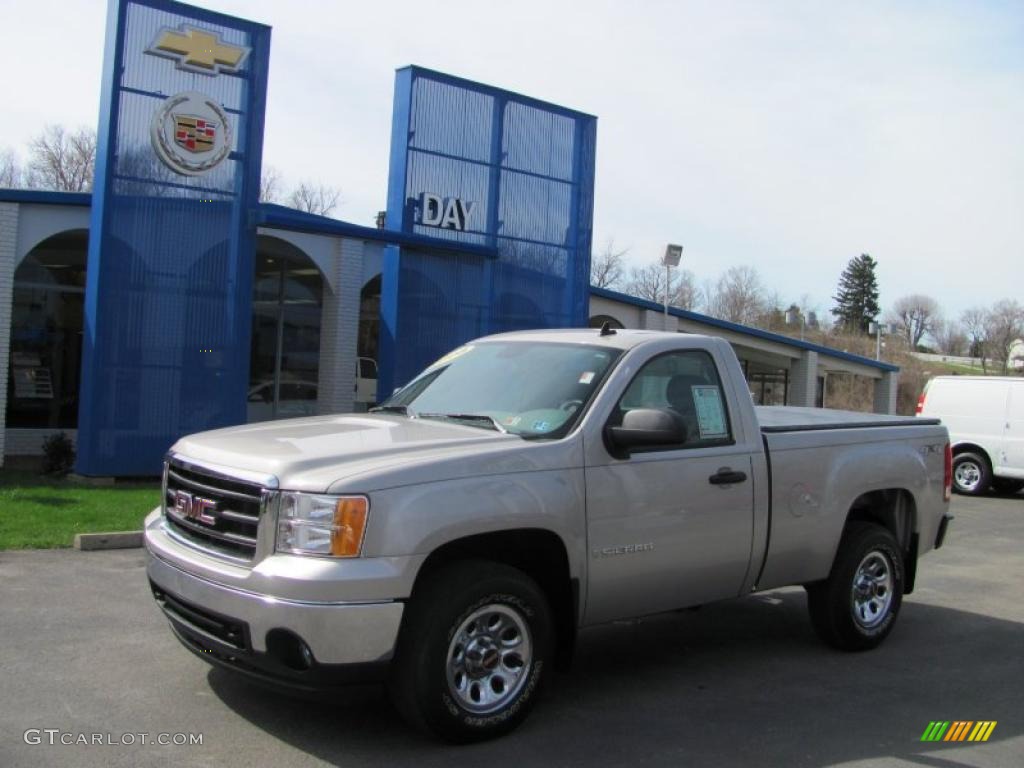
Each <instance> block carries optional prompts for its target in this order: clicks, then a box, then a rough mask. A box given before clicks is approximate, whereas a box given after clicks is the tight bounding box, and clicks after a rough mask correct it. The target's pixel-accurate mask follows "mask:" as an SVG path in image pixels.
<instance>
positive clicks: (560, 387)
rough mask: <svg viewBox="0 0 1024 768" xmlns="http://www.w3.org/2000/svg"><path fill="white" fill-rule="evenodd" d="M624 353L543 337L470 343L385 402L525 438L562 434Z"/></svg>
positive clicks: (421, 415)
mask: <svg viewBox="0 0 1024 768" xmlns="http://www.w3.org/2000/svg"><path fill="white" fill-rule="evenodd" d="M619 354H620V352H619V350H615V349H608V348H606V347H596V346H593V347H592V346H584V345H580V344H557V343H543V342H535V341H530V342H526V341H504V342H502V341H488V342H484V343H479V344H467V345H465V346H463V347H459V348H458V349H456V350H455V351H453V352H450V353H449V354H447V355H445V356H444V357H442V358H441V359H440V360H438V361H437V362H436V363H434V364H433V365H431V366H430V367H429V368H427V369H426V370H425V371H423V373H421V374H420V375H419V376H417V377H416V378H415V379H413V380H412V381H411V382H410V383H409V384H407V385H406V386H405V387H403V388H402V389H401V390H399V391H398V392H396V393H395V394H394V395H393V396H392V397H391V399H389V400H388V401H387V402H386V403H384V404H383V405H382V406H381V408H382V409H383V410H391V411H398V412H405V413H407V414H408V415H409V416H414V417H418V418H433V419H442V420H450V421H456V422H459V423H462V424H466V425H468V426H474V427H481V428H484V429H499V430H501V431H505V432H510V433H512V434H516V435H522V436H523V437H535V438H540V437H544V438H557V437H562V436H563V435H565V434H567V433H568V432H569V430H570V429H572V426H573V424H574V423H575V422H576V419H577V417H578V416H579V413H580V412H581V411H582V410H583V407H584V406H585V405H586V403H587V402H588V401H589V400H590V397H591V396H592V395H593V394H594V392H595V391H596V390H597V387H598V385H599V383H600V381H601V379H602V378H603V377H604V375H605V373H606V372H607V371H608V370H609V368H610V367H611V364H612V363H613V362H614V361H615V360H616V358H618V356H619Z"/></svg>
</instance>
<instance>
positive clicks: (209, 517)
mask: <svg viewBox="0 0 1024 768" xmlns="http://www.w3.org/2000/svg"><path fill="white" fill-rule="evenodd" d="M174 511H175V512H177V513H178V516H179V517H182V518H184V519H185V520H194V521H196V522H199V523H206V525H216V523H217V502H215V501H212V500H210V499H204V498H202V497H201V496H193V495H192V494H191V493H186V492H185V491H175V492H174Z"/></svg>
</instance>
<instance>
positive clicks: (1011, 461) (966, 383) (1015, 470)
mask: <svg viewBox="0 0 1024 768" xmlns="http://www.w3.org/2000/svg"><path fill="white" fill-rule="evenodd" d="M917 415H918V416H929V417H931V418H940V419H942V423H943V424H945V425H946V427H947V429H949V438H950V440H951V441H952V443H953V488H954V490H956V491H958V492H959V493H967V494H971V495H977V494H980V493H985V492H986V491H987V490H988V489H989V488H990V487H991V488H993V489H995V490H996V491H998V492H1000V493H1017V492H1018V491H1020V490H1021V489H1024V378H1018V377H1008V376H936V377H935V378H934V379H932V380H931V381H929V382H928V383H927V384H926V385H925V388H924V392H923V393H922V394H921V397H920V398H919V399H918V401H917Z"/></svg>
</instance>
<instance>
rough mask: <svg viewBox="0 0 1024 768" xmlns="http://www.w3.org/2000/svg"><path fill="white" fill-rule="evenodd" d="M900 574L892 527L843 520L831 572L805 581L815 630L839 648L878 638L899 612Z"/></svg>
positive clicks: (858, 647)
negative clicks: (807, 581)
mask: <svg viewBox="0 0 1024 768" xmlns="http://www.w3.org/2000/svg"><path fill="white" fill-rule="evenodd" d="M903 578H904V576H903V555H902V553H901V552H900V548H899V545H898V544H897V543H896V539H895V537H894V536H893V535H892V533H891V532H890V531H889V530H888V529H886V528H883V527H882V526H880V525H876V524H874V523H867V522H861V521H854V522H851V523H849V524H848V525H847V527H846V530H845V531H844V532H843V537H842V540H841V541H840V542H839V551H838V552H837V553H836V559H835V562H834V563H833V564H832V572H831V573H830V574H829V576H828V578H827V579H825V580H824V581H821V582H818V583H816V584H811V585H809V586H808V587H807V607H808V609H809V611H810V614H811V623H812V624H813V625H814V629H815V631H816V632H817V633H818V636H819V637H820V638H821V639H822V640H824V641H825V642H826V643H828V644H829V645H832V646H834V647H836V648H839V649H841V650H844V651H864V650H868V649H870V648H875V647H876V646H878V645H879V644H881V642H882V641H883V640H885V638H886V637H887V636H888V635H889V633H890V632H891V631H892V628H893V626H894V625H895V623H896V617H897V616H898V615H899V611H900V605H901V604H902V601H903V583H904V582H903Z"/></svg>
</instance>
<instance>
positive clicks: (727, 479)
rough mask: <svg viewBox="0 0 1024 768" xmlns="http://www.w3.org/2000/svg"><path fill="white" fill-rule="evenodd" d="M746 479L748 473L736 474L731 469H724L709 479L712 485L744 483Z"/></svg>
mask: <svg viewBox="0 0 1024 768" xmlns="http://www.w3.org/2000/svg"><path fill="white" fill-rule="evenodd" d="M746 479H747V473H746V472H734V471H733V470H731V469H729V467H722V468H721V469H720V470H718V471H717V472H715V474H713V475H712V476H711V477H709V478H708V482H709V483H711V484H712V485H730V484H732V483H742V482H743V481H744V480H746Z"/></svg>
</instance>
